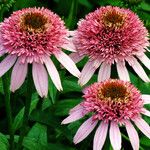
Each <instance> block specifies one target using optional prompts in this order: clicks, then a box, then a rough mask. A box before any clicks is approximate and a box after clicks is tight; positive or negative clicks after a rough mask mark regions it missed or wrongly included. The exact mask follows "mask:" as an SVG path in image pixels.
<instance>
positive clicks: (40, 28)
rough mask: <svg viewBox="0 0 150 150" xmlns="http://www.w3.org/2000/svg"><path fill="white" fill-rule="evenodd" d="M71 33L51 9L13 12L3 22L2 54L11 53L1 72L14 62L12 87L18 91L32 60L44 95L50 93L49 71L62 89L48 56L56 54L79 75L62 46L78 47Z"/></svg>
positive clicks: (0, 47)
mask: <svg viewBox="0 0 150 150" xmlns="http://www.w3.org/2000/svg"><path fill="white" fill-rule="evenodd" d="M69 36H70V34H69V31H68V30H67V29H66V28H65V26H64V22H63V21H62V20H61V18H60V17H59V16H58V15H56V14H54V13H53V12H51V11H50V10H48V9H45V8H27V9H23V10H19V11H16V12H14V13H13V14H12V15H11V16H10V17H9V18H7V19H5V20H4V22H2V23H1V24H0V54H1V55H3V54H8V56H7V57H6V58H5V59H4V60H3V61H2V62H1V63H0V76H2V75H3V74H4V73H5V72H7V71H8V70H9V69H10V68H11V67H12V66H13V65H14V64H15V66H14V68H13V71H12V78H11V90H12V91H15V90H16V89H18V88H19V87H20V86H21V85H22V83H23V82H24V80H25V77H26V74H27V64H28V63H32V64H33V79H34V83H35V86H36V89H37V91H38V92H39V94H40V95H41V96H46V95H47V89H48V88H47V87H48V81H47V80H48V78H47V71H48V73H49V75H50V77H51V78H52V80H53V82H54V84H55V86H56V87H57V89H58V90H61V89H62V86H61V82H60V77H59V74H58V72H57V70H56V67H55V66H54V64H53V62H52V61H51V59H50V58H49V57H50V56H51V55H55V57H56V58H57V59H58V61H60V63H62V65H64V67H65V68H66V69H67V70H68V71H70V72H71V73H72V74H73V75H74V76H76V77H78V76H79V74H80V72H79V71H78V69H77V68H76V66H75V64H74V63H73V61H72V60H71V59H70V58H69V57H68V56H67V55H66V54H65V53H64V52H63V51H62V48H64V49H67V50H70V51H74V49H75V48H74V45H73V44H72V39H71V38H69ZM15 62H16V63H15ZM44 64H45V66H46V68H47V71H46V69H45V67H44Z"/></svg>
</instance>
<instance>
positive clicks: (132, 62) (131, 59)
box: [127, 57, 150, 82]
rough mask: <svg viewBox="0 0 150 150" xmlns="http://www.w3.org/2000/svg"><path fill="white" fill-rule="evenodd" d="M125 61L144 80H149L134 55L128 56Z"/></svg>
mask: <svg viewBox="0 0 150 150" xmlns="http://www.w3.org/2000/svg"><path fill="white" fill-rule="evenodd" d="M127 61H128V63H129V64H130V65H131V67H132V68H133V69H134V71H135V72H136V73H137V74H138V76H139V77H140V78H141V79H142V80H143V81H144V82H150V79H149V78H148V76H147V74H146V73H145V71H144V69H143V68H142V66H141V65H140V64H139V62H138V61H137V60H136V59H135V58H134V57H128V58H127Z"/></svg>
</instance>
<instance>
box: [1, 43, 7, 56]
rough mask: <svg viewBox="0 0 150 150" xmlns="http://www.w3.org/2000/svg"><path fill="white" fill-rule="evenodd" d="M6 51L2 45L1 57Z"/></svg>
mask: <svg viewBox="0 0 150 150" xmlns="http://www.w3.org/2000/svg"><path fill="white" fill-rule="evenodd" d="M5 53H6V50H4V47H3V46H2V45H0V57H1V56H3V55H4V54H5Z"/></svg>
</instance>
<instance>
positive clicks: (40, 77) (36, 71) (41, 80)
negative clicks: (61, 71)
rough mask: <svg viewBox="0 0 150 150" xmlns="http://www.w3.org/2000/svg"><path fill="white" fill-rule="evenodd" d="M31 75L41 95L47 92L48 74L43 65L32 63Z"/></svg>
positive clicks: (45, 94)
mask: <svg viewBox="0 0 150 150" xmlns="http://www.w3.org/2000/svg"><path fill="white" fill-rule="evenodd" d="M32 75H33V80H34V84H35V87H36V90H37V91H38V93H39V95H40V96H41V97H46V96H47V93H48V76H47V72H46V69H45V67H44V66H43V64H41V63H35V62H34V63H33V68H32Z"/></svg>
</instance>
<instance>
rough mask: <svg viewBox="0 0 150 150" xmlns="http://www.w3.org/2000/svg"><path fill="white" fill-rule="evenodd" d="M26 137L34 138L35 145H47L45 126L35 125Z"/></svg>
mask: <svg viewBox="0 0 150 150" xmlns="http://www.w3.org/2000/svg"><path fill="white" fill-rule="evenodd" d="M27 137H30V138H34V139H35V140H36V142H37V143H40V144H43V145H46V144H47V127H46V126H45V125H42V124H39V123H36V124H35V125H34V126H33V127H32V129H31V130H30V131H29V133H28V135H27Z"/></svg>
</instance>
